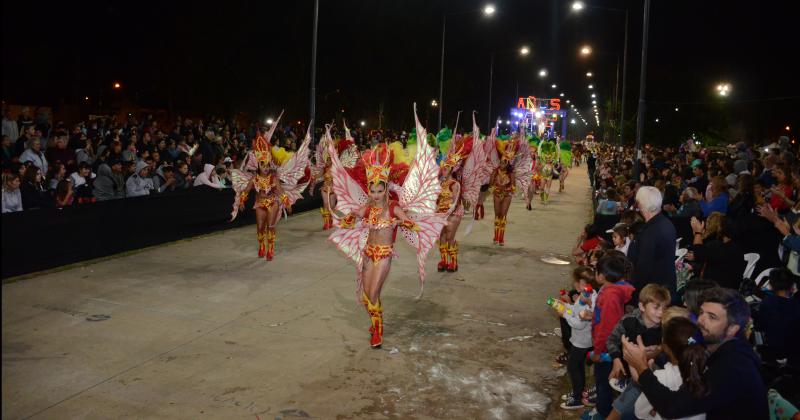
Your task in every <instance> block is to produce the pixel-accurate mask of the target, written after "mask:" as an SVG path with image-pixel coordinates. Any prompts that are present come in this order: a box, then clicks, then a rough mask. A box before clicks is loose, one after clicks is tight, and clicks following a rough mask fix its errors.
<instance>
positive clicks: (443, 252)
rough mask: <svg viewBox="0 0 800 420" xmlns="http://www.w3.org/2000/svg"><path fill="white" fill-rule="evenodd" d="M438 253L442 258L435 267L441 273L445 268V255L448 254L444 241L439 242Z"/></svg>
mask: <svg viewBox="0 0 800 420" xmlns="http://www.w3.org/2000/svg"><path fill="white" fill-rule="evenodd" d="M439 254H441V255H442V260H441V261H439V265H437V266H436V269H437V270H438V271H439V272H440V273H441V272H442V271H445V270H447V257H448V255H449V251H448V247H447V244H446V243H444V244H443V243H441V242H440V243H439Z"/></svg>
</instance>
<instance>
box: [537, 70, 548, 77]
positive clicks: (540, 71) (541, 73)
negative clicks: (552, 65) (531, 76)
mask: <svg viewBox="0 0 800 420" xmlns="http://www.w3.org/2000/svg"><path fill="white" fill-rule="evenodd" d="M539 77H547V69H541V70H539Z"/></svg>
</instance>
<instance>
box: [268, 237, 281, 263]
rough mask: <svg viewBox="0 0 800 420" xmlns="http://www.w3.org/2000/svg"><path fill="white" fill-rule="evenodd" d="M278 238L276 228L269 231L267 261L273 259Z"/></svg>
mask: <svg viewBox="0 0 800 420" xmlns="http://www.w3.org/2000/svg"><path fill="white" fill-rule="evenodd" d="M277 238H278V235H277V234H276V233H275V231H274V230H268V231H267V261H272V257H274V256H275V240H276V239H277Z"/></svg>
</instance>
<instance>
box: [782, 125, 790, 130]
mask: <svg viewBox="0 0 800 420" xmlns="http://www.w3.org/2000/svg"><path fill="white" fill-rule="evenodd" d="M784 128H785V129H786V131H792V127H789V126H788V125H787V126H786V127H784Z"/></svg>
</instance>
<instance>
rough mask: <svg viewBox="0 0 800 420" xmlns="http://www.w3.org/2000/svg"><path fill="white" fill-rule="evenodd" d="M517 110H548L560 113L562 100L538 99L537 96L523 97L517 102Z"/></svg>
mask: <svg viewBox="0 0 800 420" xmlns="http://www.w3.org/2000/svg"><path fill="white" fill-rule="evenodd" d="M517 108H520V109H528V110H539V109H542V108H547V109H548V110H550V111H558V110H560V109H561V99H559V98H549V99H548V98H536V97H535V96H528V97H527V98H524V97H521V98H519V100H517Z"/></svg>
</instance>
